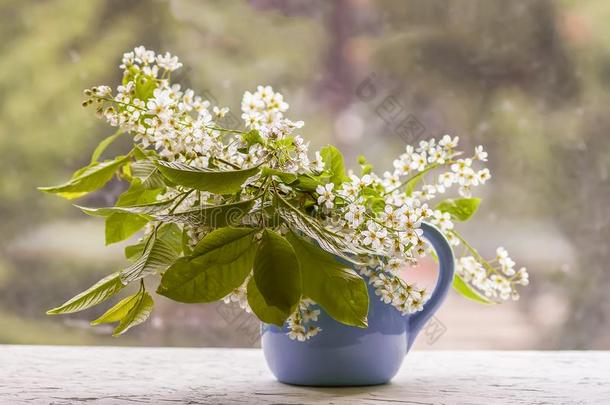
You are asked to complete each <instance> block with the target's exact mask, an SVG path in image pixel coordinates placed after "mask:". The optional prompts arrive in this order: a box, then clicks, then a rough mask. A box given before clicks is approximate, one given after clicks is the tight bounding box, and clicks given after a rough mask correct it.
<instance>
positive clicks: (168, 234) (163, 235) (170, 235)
mask: <svg viewBox="0 0 610 405" xmlns="http://www.w3.org/2000/svg"><path fill="white" fill-rule="evenodd" d="M182 235H183V231H182V230H181V229H180V227H179V226H178V225H176V224H163V225H161V227H159V229H158V230H157V238H160V239H164V240H166V241H167V242H168V243H169V244H170V245H172V246H175V247H176V250H180V249H178V246H181V247H182V249H184V245H183V243H184V241H183V236H182ZM145 247H146V241H145V240H144V241H141V242H139V243H136V244H134V245H129V246H126V247H125V258H126V259H127V260H130V261H134V260H136V259H138V258H140V256H142V253H144V248H145Z"/></svg>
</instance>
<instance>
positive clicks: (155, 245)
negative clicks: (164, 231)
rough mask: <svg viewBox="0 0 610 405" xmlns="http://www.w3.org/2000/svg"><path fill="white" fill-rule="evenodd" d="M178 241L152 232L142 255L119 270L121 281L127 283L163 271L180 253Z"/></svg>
mask: <svg viewBox="0 0 610 405" xmlns="http://www.w3.org/2000/svg"><path fill="white" fill-rule="evenodd" d="M180 249H181V246H180V242H179V241H178V242H177V241H176V240H174V239H171V240H170V239H168V238H163V237H160V236H159V235H158V234H157V233H154V232H153V233H152V234H151V235H150V236H149V237H148V240H147V242H146V245H145V248H144V251H143V252H142V256H140V258H139V259H138V260H136V261H135V262H134V263H133V264H132V265H131V266H129V267H127V268H126V269H124V270H123V271H121V281H122V282H123V284H129V283H131V282H133V281H136V280H139V279H141V278H144V277H146V276H148V275H151V274H155V273H157V272H161V271H164V270H165V269H167V268H168V267H169V265H171V264H172V263H173V262H174V261H175V260H176V258H177V257H178V255H179V254H180Z"/></svg>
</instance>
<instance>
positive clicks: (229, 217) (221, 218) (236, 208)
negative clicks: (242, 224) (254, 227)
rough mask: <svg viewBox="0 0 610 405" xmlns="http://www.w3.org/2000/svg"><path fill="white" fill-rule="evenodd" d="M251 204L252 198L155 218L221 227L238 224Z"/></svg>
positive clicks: (164, 220)
mask: <svg viewBox="0 0 610 405" xmlns="http://www.w3.org/2000/svg"><path fill="white" fill-rule="evenodd" d="M253 205H254V200H245V201H239V202H236V203H232V204H223V205H203V206H201V207H198V208H194V209H192V210H188V211H183V212H174V213H171V214H164V215H157V216H155V218H156V219H157V220H159V221H162V222H171V223H176V224H187V225H190V226H210V227H213V228H222V227H225V226H236V225H239V221H240V220H241V219H242V218H243V216H244V215H246V214H247V213H248V212H249V211H250V210H251V209H252V206H253Z"/></svg>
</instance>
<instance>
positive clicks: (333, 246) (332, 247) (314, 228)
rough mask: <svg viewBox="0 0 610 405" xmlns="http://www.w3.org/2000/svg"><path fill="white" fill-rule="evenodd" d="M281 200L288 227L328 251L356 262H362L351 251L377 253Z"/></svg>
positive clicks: (279, 210)
mask: <svg viewBox="0 0 610 405" xmlns="http://www.w3.org/2000/svg"><path fill="white" fill-rule="evenodd" d="M280 201H281V203H282V204H283V205H284V207H279V208H277V213H278V214H279V215H280V217H281V218H282V219H283V220H284V221H286V223H287V224H288V227H289V228H290V229H292V230H293V231H294V232H302V233H303V234H305V235H306V236H308V237H310V238H311V239H313V240H314V241H316V242H317V243H318V244H319V245H320V247H321V248H322V249H324V250H326V251H327V252H328V253H331V254H333V255H335V256H339V257H341V258H342V259H344V260H347V261H349V262H351V263H354V264H361V263H360V262H359V261H358V260H356V259H354V257H352V256H350V255H349V253H353V254H363V255H374V254H377V252H375V251H372V250H368V249H364V248H362V247H358V246H355V245H353V244H351V243H349V242H347V241H346V239H345V238H344V237H342V236H340V235H337V234H335V233H334V232H332V231H330V230H328V229H327V228H325V227H324V226H323V225H322V224H321V223H319V222H318V221H317V220H316V219H314V218H311V217H309V216H307V215H305V214H304V213H302V212H301V211H299V210H298V209H297V208H295V207H293V206H292V205H290V204H289V203H288V202H287V201H286V200H284V199H281V200H280Z"/></svg>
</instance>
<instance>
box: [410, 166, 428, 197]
mask: <svg viewBox="0 0 610 405" xmlns="http://www.w3.org/2000/svg"><path fill="white" fill-rule="evenodd" d="M425 174H426V172H421V173H418V174H416V175H415V176H413V177H411V178H410V179H409V181H407V184H405V193H406V194H407V196H409V197H411V195H412V194H413V191H415V187H417V185H418V184H419V182H420V181H422V179H423V178H424V175H425Z"/></svg>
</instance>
